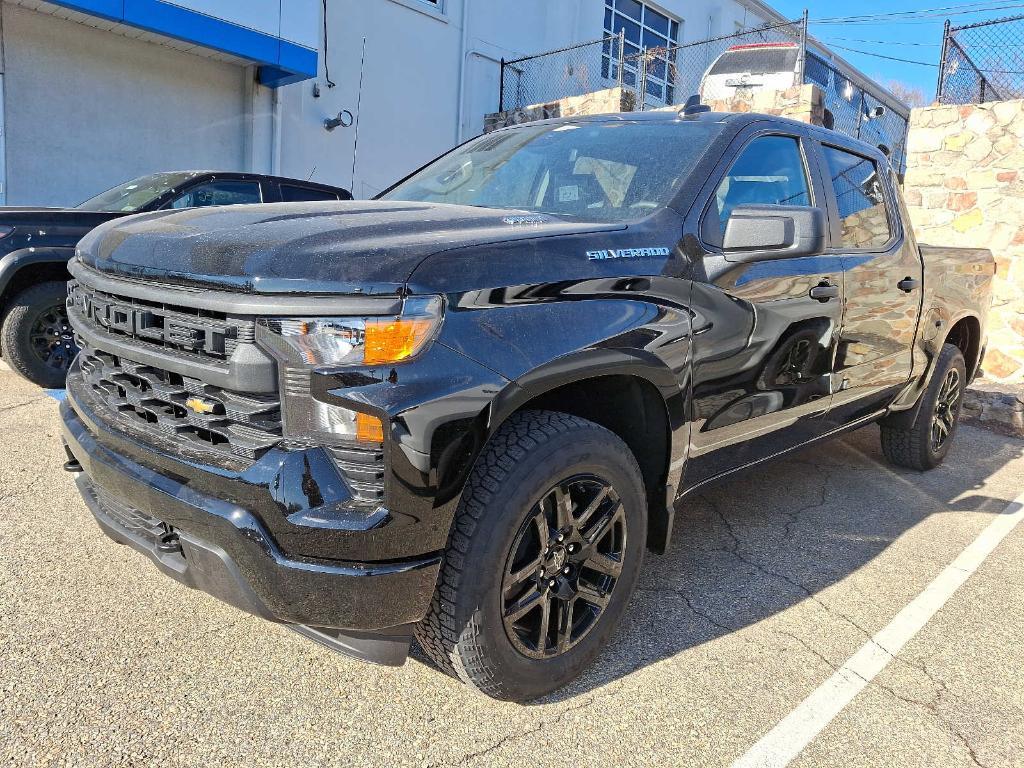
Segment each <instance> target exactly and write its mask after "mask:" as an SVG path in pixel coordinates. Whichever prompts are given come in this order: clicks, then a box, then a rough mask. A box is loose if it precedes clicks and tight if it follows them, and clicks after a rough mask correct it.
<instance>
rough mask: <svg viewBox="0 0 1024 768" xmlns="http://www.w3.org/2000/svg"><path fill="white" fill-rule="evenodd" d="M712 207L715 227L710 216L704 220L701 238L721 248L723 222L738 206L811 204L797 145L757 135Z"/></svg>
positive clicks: (786, 138) (785, 138) (721, 186)
mask: <svg viewBox="0 0 1024 768" xmlns="http://www.w3.org/2000/svg"><path fill="white" fill-rule="evenodd" d="M712 204H713V206H714V210H713V212H712V214H714V213H717V224H718V226H717V227H716V226H715V223H716V222H715V221H714V216H713V215H709V216H708V217H706V218H705V226H704V237H705V239H706V240H707V242H708V243H710V244H712V245H721V243H722V238H723V236H724V233H725V225H726V222H728V221H729V217H730V216H731V215H732V212H733V210H734V209H735V208H736V207H737V206H740V205H810V204H811V189H810V184H809V183H808V181H807V171H806V170H805V168H804V160H803V155H802V154H801V152H800V144H799V142H798V141H797V140H796V139H794V138H792V137H790V136H760V137H758V138H756V139H754V140H753V141H751V142H750V143H749V144H748V145H747V146H746V148H745V149H744V150H743V152H742V153H741V154H740V156H739V157H737V158H736V160H735V162H733V164H732V167H731V168H730V169H729V173H727V174H726V176H725V178H724V179H722V183H721V184H719V185H718V189H717V190H716V192H715V197H714V200H713V203H712ZM708 219H710V220H711V221H708Z"/></svg>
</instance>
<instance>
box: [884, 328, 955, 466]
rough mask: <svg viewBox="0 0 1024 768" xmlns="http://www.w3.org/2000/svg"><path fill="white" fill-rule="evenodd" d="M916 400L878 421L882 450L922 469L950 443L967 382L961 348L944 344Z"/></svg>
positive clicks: (897, 461)
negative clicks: (914, 402) (912, 404)
mask: <svg viewBox="0 0 1024 768" xmlns="http://www.w3.org/2000/svg"><path fill="white" fill-rule="evenodd" d="M934 366H935V370H934V372H933V373H932V376H931V379H930V380H929V382H928V386H927V387H926V388H925V391H924V392H922V393H921V397H920V399H919V400H918V402H917V404H916V405H915V406H914V407H912V408H909V409H907V410H903V411H895V412H893V413H892V414H890V415H888V416H886V417H885V418H883V419H882V420H881V421H880V422H879V426H880V427H881V437H882V452H883V453H884V454H885V457H886V458H887V459H888V460H889V461H891V462H892V463H893V464H896V465H898V466H901V467H908V468H910V469H917V470H920V471H925V470H929V469H934V468H935V467H937V466H939V464H941V463H942V462H943V460H944V459H945V458H946V455H947V454H948V453H949V451H950V449H951V448H952V447H953V440H954V438H955V437H956V430H957V423H958V422H959V419H960V411H961V409H962V408H963V401H964V389H965V387H966V386H967V383H968V376H967V364H966V363H965V361H964V355H963V352H961V351H960V350H959V349H958V348H957V347H955V346H953V345H952V344H944V345H943V347H942V349H941V350H940V352H939V354H938V356H937V357H936V359H935V363H934Z"/></svg>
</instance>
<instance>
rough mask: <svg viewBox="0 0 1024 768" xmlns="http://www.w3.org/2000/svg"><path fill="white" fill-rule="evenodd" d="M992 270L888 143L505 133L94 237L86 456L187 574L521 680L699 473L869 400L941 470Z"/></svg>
mask: <svg viewBox="0 0 1024 768" xmlns="http://www.w3.org/2000/svg"><path fill="white" fill-rule="evenodd" d="M994 272H995V268H994V262H993V259H992V256H991V254H990V253H989V252H988V251H972V250H957V249H951V248H931V247H923V246H922V247H919V246H918V244H917V242H916V241H915V239H914V234H913V232H912V230H911V228H910V225H909V222H908V220H907V213H906V209H905V207H904V203H903V201H902V199H901V195H900V191H899V188H898V186H897V184H896V181H895V177H894V175H893V171H892V169H891V168H890V166H889V165H888V163H887V161H886V158H885V157H884V156H883V155H882V154H881V153H880V152H879V151H878V150H877V149H874V148H872V147H870V146H868V145H866V144H862V143H859V142H857V141H854V140H852V139H848V138H845V137H843V136H840V135H838V134H836V133H833V132H831V131H827V130H824V129H820V128H815V127H811V126H808V125H804V124H801V123H796V122H791V121H788V120H784V119H781V118H773V117H767V116H763V115H724V114H713V113H709V112H706V111H703V112H702V111H700V109H699V108H698V109H692V108H691V109H689V110H685V111H683V112H681V113H676V112H669V113H644V114H628V115H610V116H600V117H584V118H570V119H560V120H552V121H544V122H538V123H532V124H527V125H522V126H517V127H514V128H509V129H504V130H500V131H498V132H495V133H492V134H489V135H486V136H483V137H480V138H478V139H475V140H473V141H471V142H469V143H467V144H465V145H463V146H461V147H459V148H457V149H455V150H453V151H451V152H450V153H448V154H446V155H444V156H442V157H441V158H439V159H438V160H436V161H434V162H433V163H431V164H429V165H427V166H425V167H424V168H422V169H421V170H419V171H417V172H415V173H414V174H412V175H411V176H410V177H408V178H407V179H405V180H404V181H402V182H400V183H398V184H397V185H395V186H394V187H392V188H391V189H390V190H388V191H387V192H385V193H384V194H382V195H381V196H379V198H378V199H376V200H372V201H367V202H348V203H338V204H334V205H330V206H324V205H316V204H278V205H265V206H252V207H233V208H225V209H211V210H194V211H185V212H180V213H179V212H157V213H150V214H143V215H140V216H135V217H132V218H130V219H127V220H124V221H122V222H112V223H109V224H105V225H102V226H101V227H99V228H97V229H96V230H94V231H93V232H92V233H91V234H90V235H88V236H87V237H86V238H85V239H84V240H83V241H82V242H81V244H80V245H79V251H78V254H77V257H76V258H75V260H74V261H73V262H72V264H71V273H72V274H73V276H74V278H75V280H74V282H72V283H71V288H70V296H69V300H68V314H69V316H70V318H71V323H72V325H73V326H74V329H75V332H76V334H77V336H78V338H79V344H80V346H81V349H82V352H81V354H80V355H79V357H78V360H77V362H76V363H75V365H74V367H73V368H72V370H71V372H70V374H69V376H68V397H67V400H66V402H65V404H64V405H63V406H62V411H61V413H62V417H63V438H64V440H65V442H66V445H67V449H68V463H67V465H66V466H67V468H68V469H69V470H70V471H74V472H79V473H80V474H79V475H78V478H77V482H78V484H79V488H80V490H81V493H82V495H83V497H84V499H85V502H86V504H87V505H88V506H89V508H90V509H91V510H92V512H93V513H94V515H95V518H96V520H97V521H98V522H99V524H100V526H101V527H102V528H103V530H104V531H105V532H106V533H107V534H108V535H109V536H110V537H111V538H113V539H114V540H115V541H118V542H121V543H124V544H128V545H130V546H132V547H134V548H136V549H137V550H139V551H141V552H142V553H144V554H145V555H147V556H148V557H149V558H151V559H152V560H153V562H154V563H156V565H157V566H158V567H159V568H160V569H161V570H162V571H163V572H164V573H166V574H167V575H168V576H170V577H172V578H174V579H177V580H178V581H180V582H183V583H185V584H187V585H189V586H191V587H195V588H198V589H201V590H205V591H207V592H209V593H210V594H213V595H216V596H217V597H219V598H221V599H222V600H225V601H227V602H228V603H230V604H233V605H235V606H237V607H239V608H241V609H244V610H246V611H249V612H251V613H254V614H256V615H258V616H262V617H265V618H267V619H271V620H273V621H277V622H282V623H285V624H287V625H289V626H291V627H292V628H294V629H296V630H297V631H299V632H300V633H302V634H304V635H306V636H307V637H309V638H311V639H315V640H317V641H319V642H321V643H324V644H327V645H329V646H331V647H333V648H335V649H338V650H340V651H343V652H345V653H348V654H351V655H355V656H358V657H361V658H364V659H369V660H374V661H378V662H382V663H389V664H398V663H401V662H403V661H404V660H405V658H406V655H407V653H408V649H409V646H410V643H411V641H412V639H413V637H414V636H415V637H416V638H417V639H418V641H419V644H420V645H421V646H422V648H423V650H424V651H425V652H426V654H427V655H428V656H429V657H430V658H431V659H432V660H433V661H434V662H435V663H436V664H437V665H438V666H440V667H441V668H442V669H443V670H446V671H447V672H449V673H451V674H453V675H456V676H458V677H459V678H460V679H462V680H463V681H465V682H466V683H468V684H470V685H472V686H475V687H476V688H477V689H479V690H480V691H483V692H485V693H486V694H489V695H491V696H495V697H499V698H506V699H512V700H529V699H532V698H535V697H538V696H540V695H543V694H545V693H546V692H549V691H551V690H553V689H555V688H557V687H559V686H561V685H563V684H565V683H566V681H568V680H570V679H571V678H573V677H574V676H575V675H577V674H579V673H580V672H581V671H582V670H583V669H584V668H585V667H586V666H587V665H588V664H589V663H590V662H591V661H592V660H593V659H594V658H595V656H596V655H597V653H598V652H599V651H600V649H601V648H602V646H604V645H605V644H606V643H607V642H608V640H609V638H610V637H611V634H612V632H613V630H614V628H615V625H616V623H617V622H618V621H619V619H620V618H621V617H622V615H623V612H624V610H625V608H626V604H627V601H628V600H629V597H630V593H631V592H632V590H633V588H634V586H635V584H636V581H637V575H638V572H639V571H640V568H641V565H642V561H643V557H644V552H645V550H651V551H653V552H655V553H660V552H663V551H664V550H665V549H666V547H668V546H669V543H670V540H671V534H672V526H673V518H674V515H676V514H686V511H685V510H686V506H685V501H684V500H685V497H686V495H687V494H689V493H693V492H694V491H696V490H697V489H700V488H701V487H703V486H704V485H705V484H706V483H708V482H711V481H713V480H716V479H720V478H723V477H726V476H727V475H729V473H732V472H735V471H737V470H740V469H742V468H744V467H749V466H750V465H752V464H756V463H758V462H761V461H764V460H766V459H769V458H772V457H774V456H778V455H780V454H783V453H785V452H787V451H791V450H793V449H796V448H800V447H801V446H806V445H808V444H810V443H813V442H814V441H817V440H822V439H825V438H829V437H833V436H835V435H838V434H840V433H842V432H844V431H845V430H849V429H853V428H856V427H860V426H863V425H865V424H869V423H871V422H879V423H880V424H881V439H882V448H883V449H884V452H885V454H886V455H887V456H888V457H889V458H890V459H891V460H892V461H894V462H896V463H898V464H901V465H903V466H907V467H913V468H916V469H919V470H925V469H929V468H931V467H934V466H936V465H937V464H939V462H941V461H942V460H943V458H944V457H945V456H946V454H947V452H948V451H949V450H950V445H951V443H952V441H953V438H954V435H955V433H956V426H957V417H958V415H959V412H960V407H961V401H962V395H963V391H964V386H965V385H966V384H967V383H968V382H969V381H970V380H971V378H972V377H973V376H975V375H976V374H977V372H978V370H979V366H980V365H981V360H982V354H983V349H984V340H985V324H986V314H987V308H988V305H989V292H990V286H991V282H992V279H993V275H994ZM154 599H159V600H165V599H167V597H166V596H165V595H161V596H160V597H159V598H157V597H156V596H154ZM621 652H622V653H627V654H628V653H629V652H630V651H629V649H628V648H623V649H621Z"/></svg>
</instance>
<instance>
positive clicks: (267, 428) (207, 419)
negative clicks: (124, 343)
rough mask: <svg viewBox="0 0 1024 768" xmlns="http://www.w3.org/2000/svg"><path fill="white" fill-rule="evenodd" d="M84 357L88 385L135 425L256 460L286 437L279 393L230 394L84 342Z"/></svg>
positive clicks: (128, 423)
mask: <svg viewBox="0 0 1024 768" xmlns="http://www.w3.org/2000/svg"><path fill="white" fill-rule="evenodd" d="M80 343H81V342H80ZM79 361H80V365H81V368H82V376H83V379H84V381H85V384H86V385H87V386H88V387H89V388H90V389H91V390H92V392H93V394H94V395H95V396H96V397H98V398H99V399H100V400H102V401H103V403H104V404H105V405H106V406H107V407H108V408H109V409H110V410H111V411H112V412H114V413H115V414H116V420H117V421H119V422H121V423H123V424H124V425H125V426H127V427H129V428H135V429H138V428H140V427H142V428H146V429H147V430H155V431H156V432H158V433H162V434H163V435H165V436H166V437H170V438H173V439H174V440H175V441H177V442H180V441H187V442H189V443H191V444H192V445H193V446H194V447H195V448H197V449H204V450H209V451H214V452H218V453H221V454H225V455H230V456H235V457H240V458H243V459H253V460H254V459H258V458H259V457H260V456H261V455H262V454H263V453H264V452H266V451H267V450H268V449H269V448H271V447H272V446H274V445H275V444H277V443H278V442H279V441H280V440H281V407H280V402H279V400H278V399H277V396H276V395H254V394H242V393H239V392H230V391H228V390H226V389H221V388H219V387H214V386H212V385H209V384H204V383H203V382H202V381H200V380H199V379H193V378H190V377H187V376H181V375H179V374H177V373H172V372H170V371H165V370H163V369H160V368H155V367H153V366H149V365H141V364H139V363H135V362H132V361H130V360H126V359H125V358H123V357H118V356H117V355H113V354H110V353H108V352H103V351H100V350H97V349H92V348H89V347H88V346H86V345H84V344H83V345H82V351H81V353H80V356H79Z"/></svg>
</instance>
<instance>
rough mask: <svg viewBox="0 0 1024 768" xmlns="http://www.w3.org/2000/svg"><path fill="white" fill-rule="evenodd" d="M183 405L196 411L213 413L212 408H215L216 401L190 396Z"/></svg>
mask: <svg viewBox="0 0 1024 768" xmlns="http://www.w3.org/2000/svg"><path fill="white" fill-rule="evenodd" d="M185 407H186V408H189V409H191V410H193V411H195V412H196V413H213V409H214V408H216V407H217V406H216V403H211V402H210V401H209V400H203V398H201V397H190V398H189V399H188V400H186V401H185Z"/></svg>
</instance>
